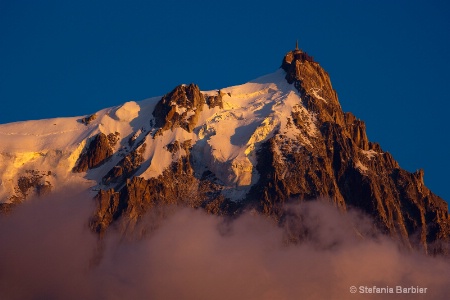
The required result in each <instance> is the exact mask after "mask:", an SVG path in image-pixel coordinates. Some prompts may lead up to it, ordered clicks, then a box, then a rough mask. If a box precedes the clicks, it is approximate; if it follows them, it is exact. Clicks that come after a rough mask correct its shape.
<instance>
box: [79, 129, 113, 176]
mask: <svg viewBox="0 0 450 300" xmlns="http://www.w3.org/2000/svg"><path fill="white" fill-rule="evenodd" d="M112 144H115V142H114V138H112V137H109V136H106V135H105V134H104V133H99V134H97V135H96V136H94V137H93V138H92V139H91V141H90V142H89V143H88V144H87V146H86V147H85V149H84V150H83V152H82V153H81V155H80V157H79V158H78V160H77V163H76V164H75V167H74V168H73V170H72V171H73V172H75V173H81V172H86V171H87V170H89V169H92V168H96V167H98V166H100V165H102V164H103V163H104V162H105V161H106V160H107V159H108V158H110V157H111V156H112V155H113V154H114V150H113V148H112V146H111V145H112Z"/></svg>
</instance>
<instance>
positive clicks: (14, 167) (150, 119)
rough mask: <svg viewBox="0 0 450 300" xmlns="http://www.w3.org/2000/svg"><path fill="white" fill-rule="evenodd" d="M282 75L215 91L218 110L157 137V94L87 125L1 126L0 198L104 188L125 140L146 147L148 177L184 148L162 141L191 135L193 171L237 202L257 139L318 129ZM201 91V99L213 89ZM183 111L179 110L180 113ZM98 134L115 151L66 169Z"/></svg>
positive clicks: (252, 174)
mask: <svg viewBox="0 0 450 300" xmlns="http://www.w3.org/2000/svg"><path fill="white" fill-rule="evenodd" d="M285 76H286V73H285V71H284V70H282V69H279V70H277V71H276V72H274V73H272V74H269V75H266V76H263V77H260V78H257V79H255V80H252V81H250V82H248V83H246V84H243V85H238V86H233V87H228V88H224V89H221V90H220V93H221V95H222V102H223V108H220V107H218V106H216V107H214V108H209V107H208V105H207V104H204V107H203V109H202V111H201V113H200V115H199V118H198V120H197V123H196V125H195V128H194V130H192V132H188V131H186V130H184V129H183V128H181V127H177V128H175V129H173V130H166V131H163V132H162V133H161V134H155V133H156V130H157V128H156V127H155V126H154V125H153V124H154V116H153V115H152V112H153V111H154V109H155V106H156V104H157V102H158V101H160V99H161V97H154V98H150V99H146V100H143V101H140V102H134V101H130V102H126V103H124V104H123V105H121V106H118V107H111V108H106V109H103V110H101V111H98V112H96V113H95V114H94V116H95V117H94V118H92V119H93V120H90V121H89V122H86V121H85V120H83V118H85V117H86V116H80V117H73V118H55V119H46V120H38V121H26V122H17V123H10V124H5V125H0V174H1V175H0V180H1V182H0V183H1V185H0V201H1V202H10V201H13V200H14V199H16V200H21V199H22V198H26V197H27V196H29V195H30V194H33V193H34V192H36V187H37V186H41V187H42V186H45V185H46V186H50V189H55V188H59V187H61V186H63V185H64V184H66V183H70V182H81V183H85V184H86V187H87V188H88V187H91V188H94V189H98V188H107V187H108V186H107V184H104V182H103V183H102V178H103V177H104V176H105V175H106V174H107V173H108V172H109V171H110V170H111V169H112V168H113V167H114V166H115V165H116V164H117V163H118V162H119V161H120V160H121V159H123V157H125V156H126V155H128V154H129V153H130V152H131V151H132V150H133V149H134V148H135V147H133V146H132V145H131V143H130V139H131V140H134V143H133V145H138V144H144V143H145V144H146V147H145V150H144V152H143V154H142V156H143V162H142V163H141V164H140V167H139V168H138V169H137V170H136V173H135V175H136V176H140V177H143V178H145V179H149V178H152V177H157V176H159V175H161V174H162V172H163V171H164V170H165V169H166V168H168V167H169V166H170V164H171V163H172V162H173V161H174V160H176V159H178V158H179V157H180V156H183V154H184V155H185V152H183V150H181V151H178V152H177V153H175V154H174V153H172V152H173V151H172V152H171V151H169V150H168V149H167V146H168V145H169V144H171V143H174V142H175V141H178V142H179V143H183V142H185V141H189V140H190V144H191V146H192V149H193V151H192V152H193V158H194V162H193V165H194V169H195V172H196V173H198V175H201V174H202V173H203V172H204V171H207V170H210V171H211V172H213V173H214V174H215V175H216V177H217V179H218V180H219V181H220V182H221V184H223V186H224V190H223V193H224V194H225V195H226V196H227V197H230V198H232V199H235V200H238V199H239V198H240V197H243V196H244V195H245V193H246V192H248V190H249V188H250V187H251V186H252V184H254V183H255V182H256V181H257V180H258V176H259V175H258V172H257V171H256V169H255V165H256V158H255V150H256V149H257V148H258V145H259V144H260V143H261V142H264V141H266V140H267V139H268V138H270V137H271V136H272V135H273V134H274V132H278V133H281V134H284V135H285V136H287V137H291V138H298V137H301V140H302V141H304V143H306V144H308V143H309V138H310V137H314V136H315V135H316V134H317V128H316V125H315V120H316V119H315V116H314V114H311V113H309V112H308V110H306V109H305V108H304V107H303V106H302V104H301V103H302V102H301V100H300V97H299V95H298V92H297V91H296V90H295V87H294V86H293V85H290V84H288V83H287V81H286V80H285ZM202 93H203V94H204V95H205V96H206V97H207V96H214V95H217V94H218V91H206V92H202ZM182 110H183V108H181V107H180V108H178V112H179V113H182V112H183V111H182ZM293 111H294V112H295V111H298V112H299V113H301V114H302V115H304V116H305V122H304V128H303V130H301V129H299V128H297V127H296V126H292V124H291V119H290V116H291V114H292V112H293ZM99 133H103V134H105V135H109V134H115V135H116V136H117V137H118V138H119V141H118V143H117V144H115V145H114V146H112V148H113V153H114V154H113V155H112V156H111V157H109V158H108V159H107V160H106V161H105V162H104V163H102V164H101V165H100V166H98V167H96V168H92V169H89V170H87V172H81V173H76V172H72V170H73V168H74V166H75V165H76V163H77V160H78V159H79V157H80V154H81V153H82V152H83V151H86V147H87V145H88V144H89V142H90V141H91V140H92V138H93V137H94V136H96V135H97V134H99ZM22 200H23V199H22Z"/></svg>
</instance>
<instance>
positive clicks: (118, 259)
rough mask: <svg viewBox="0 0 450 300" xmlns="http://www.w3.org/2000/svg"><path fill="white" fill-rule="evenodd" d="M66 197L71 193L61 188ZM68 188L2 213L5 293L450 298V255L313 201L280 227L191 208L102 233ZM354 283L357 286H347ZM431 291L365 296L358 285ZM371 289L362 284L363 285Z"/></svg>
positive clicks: (0, 280) (89, 206)
mask: <svg viewBox="0 0 450 300" xmlns="http://www.w3.org/2000/svg"><path fill="white" fill-rule="evenodd" d="M69 194H70V195H72V196H70V197H67V196H66V195H69ZM94 209H95V207H94V205H93V201H92V200H91V199H90V197H89V196H88V195H86V194H82V193H75V192H74V191H69V192H67V191H66V192H64V194H61V193H60V194H54V195H53V196H51V197H49V198H48V199H44V200H42V199H41V200H33V201H30V202H28V203H25V204H23V205H22V206H19V207H18V208H16V210H15V211H14V212H13V213H12V214H11V215H9V216H6V217H5V216H1V217H0V299H447V297H448V294H449V293H450V263H449V261H448V259H444V258H433V257H428V256H425V255H423V254H420V253H416V252H405V251H403V250H401V248H399V246H398V245H397V244H396V243H395V242H393V241H392V240H390V239H389V238H387V237H385V236H382V235H380V234H377V233H376V231H375V230H374V226H373V222H372V221H371V220H370V219H369V218H367V217H365V216H362V215H361V214H359V213H356V212H349V213H346V214H342V213H340V212H339V211H337V209H335V208H334V207H333V206H331V205H329V204H326V203H324V202H320V201H315V202H310V203H304V204H301V205H296V206H290V207H287V210H288V214H287V215H288V217H287V219H286V220H284V226H282V227H280V226H276V225H275V224H274V222H273V221H272V220H270V219H268V218H266V217H264V216H260V215H258V214H256V213H254V212H248V213H246V214H244V215H242V216H240V217H238V218H237V219H235V220H232V221H231V220H227V219H225V218H223V217H217V216H212V215H207V214H206V213H205V212H203V211H201V210H194V209H188V208H176V209H168V210H167V212H166V213H164V215H165V216H166V217H164V218H161V215H162V214H161V213H158V214H156V213H149V214H148V215H147V216H146V217H145V218H144V219H143V220H142V222H141V223H140V225H139V226H138V227H136V228H134V230H133V232H129V231H128V232H127V231H125V232H127V233H123V231H120V230H110V231H109V232H108V234H107V235H106V238H105V239H104V240H102V241H99V240H98V238H97V237H96V236H95V235H93V234H92V233H91V232H90V231H89V229H88V228H87V221H88V219H89V217H90V215H91V214H92V211H93V210H94ZM351 286H355V287H356V288H357V289H358V291H357V293H355V294H352V293H350V291H349V289H350V287H351ZM374 286H376V287H377V288H393V289H394V290H395V288H396V286H402V287H411V286H413V287H417V286H419V287H422V288H427V292H426V294H397V293H393V294H373V293H372V294H368V293H367V292H366V293H364V294H361V293H360V290H359V289H360V287H367V288H373V287H374ZM366 291H368V290H366Z"/></svg>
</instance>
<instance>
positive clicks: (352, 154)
mask: <svg viewBox="0 0 450 300" xmlns="http://www.w3.org/2000/svg"><path fill="white" fill-rule="evenodd" d="M95 116H96V117H95V118H94V117H85V118H60V119H54V120H41V121H29V122H22V123H20V124H6V125H1V126H0V133H3V136H7V137H8V140H7V141H6V142H5V141H2V140H0V170H4V172H0V173H1V174H0V180H1V181H0V182H1V183H3V184H2V185H0V197H1V198H2V199H0V202H2V201H4V202H9V203H12V202H15V203H20V202H21V201H23V200H25V198H27V197H30V196H31V195H33V194H38V195H39V194H42V192H43V191H45V192H47V191H48V190H50V189H51V188H52V187H55V188H58V187H59V186H64V184H67V182H74V180H79V181H80V182H83V183H88V184H91V185H92V182H94V184H95V186H94V187H92V186H91V189H93V190H95V191H97V192H98V193H97V196H96V197H95V199H96V201H97V204H98V207H97V209H96V211H95V213H94V215H93V217H92V219H91V223H90V224H91V228H92V230H93V231H96V232H98V233H100V234H103V233H104V232H105V231H106V230H107V229H108V227H109V226H110V225H111V224H112V223H113V222H115V221H116V220H117V219H119V218H121V220H122V221H123V222H125V223H129V224H130V225H134V224H135V223H136V222H139V220H140V218H141V217H142V216H143V215H144V214H145V213H146V212H147V211H150V210H152V209H153V208H154V207H155V206H158V205H164V204H182V205H188V206H192V207H195V208H203V209H205V210H206V211H208V212H210V213H214V214H225V215H231V214H238V213H240V212H242V211H243V210H245V209H246V208H248V207H252V208H255V209H256V210H257V211H259V212H261V213H263V214H265V215H268V216H270V217H272V218H274V219H275V220H278V221H279V222H283V220H285V218H284V215H283V214H284V213H285V210H284V209H283V207H284V204H285V203H287V202H294V203H295V202H302V201H308V200H312V199H317V198H325V199H328V200H329V201H330V202H332V203H334V204H335V205H336V206H337V207H339V208H340V209H341V210H342V211H346V210H347V208H349V207H356V208H358V209H360V210H362V211H364V212H366V213H368V214H370V215H372V216H375V218H376V220H377V222H378V226H379V228H381V229H382V230H384V231H385V232H387V233H389V234H390V235H392V236H394V237H397V238H398V239H399V240H401V241H402V242H403V243H404V244H405V245H406V246H407V247H421V248H422V249H424V250H425V251H429V252H438V253H439V252H445V251H448V249H447V248H446V247H447V246H445V245H446V244H445V243H446V242H447V241H448V239H449V235H450V226H449V217H448V209H447V206H446V203H445V202H444V201H443V200H442V199H441V198H439V197H438V196H436V195H434V194H433V193H432V192H431V191H430V190H429V189H428V188H426V187H425V185H424V184H423V179H422V177H423V173H422V172H418V173H416V174H413V173H409V172H407V171H405V170H402V169H401V168H400V167H399V165H398V163H397V162H396V161H395V159H394V158H393V157H392V155H390V154H389V153H388V152H383V151H382V149H381V147H380V146H379V145H378V144H376V143H371V142H369V140H368V138H367V135H366V127H365V124H364V122H363V121H361V120H359V119H358V118H356V117H355V116H354V115H353V114H351V113H349V112H347V113H344V112H343V111H342V108H341V106H340V104H339V101H338V97H337V94H336V92H335V91H334V89H333V87H332V85H331V81H330V78H329V75H328V73H327V72H326V71H325V70H324V69H323V68H322V67H321V66H320V65H319V63H317V62H316V61H314V59H313V58H312V56H310V55H308V54H307V53H306V52H304V51H303V50H301V49H299V48H298V44H297V45H296V48H295V49H294V50H291V51H289V52H288V53H287V54H286V55H285V56H284V58H283V61H282V65H281V69H279V70H278V71H276V72H274V73H273V74H269V75H266V76H263V77H260V78H258V79H256V80H252V81H250V82H248V83H245V84H242V85H238V86H233V87H227V88H224V89H221V90H215V91H201V90H200V87H198V86H197V85H195V84H190V85H179V86H177V87H175V88H174V89H173V90H172V91H170V92H169V93H167V94H166V95H164V96H162V97H154V98H151V99H147V100H144V101H140V102H128V103H125V104H124V105H121V106H118V107H112V108H106V109H104V110H101V111H99V112H96V113H95ZM85 120H88V121H85ZM56 125H58V126H56ZM12 141H14V143H12ZM17 145H20V147H19V148H18V146H17ZM12 146H15V147H16V148H14V147H12ZM5 198H6V199H5ZM5 200H6V201H5ZM5 207H6V208H7V207H8V205H5V204H3V205H0V211H1V210H6V209H5ZM131 227H133V226H131ZM131 227H130V228H131ZM418 235H420V236H419V237H418ZM441 242H442V243H441Z"/></svg>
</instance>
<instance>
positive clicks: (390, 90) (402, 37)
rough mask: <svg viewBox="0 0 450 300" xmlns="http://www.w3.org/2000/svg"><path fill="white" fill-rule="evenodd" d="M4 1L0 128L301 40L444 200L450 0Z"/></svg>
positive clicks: (403, 161) (78, 109)
mask: <svg viewBox="0 0 450 300" xmlns="http://www.w3.org/2000/svg"><path fill="white" fill-rule="evenodd" d="M205 2H206V1H195V0H191V1H159V2H156V1H114V0H112V1H84V0H81V1H48V0H41V1H15V0H11V1H8V0H0V101H1V109H0V123H7V122H14V121H21V120H28V119H42V118H50V117H62V116H77V115H85V114H89V113H92V112H95V111H97V110H99V109H101V108H104V107H109V106H114V105H118V104H120V103H123V102H125V101H128V100H141V99H144V98H148V97H151V96H157V95H163V94H165V93H167V92H169V91H170V90H171V89H172V88H173V87H175V86H176V85H178V84H180V83H191V82H194V83H196V84H198V85H199V86H200V88H201V89H203V90H208V89H216V88H221V87H226V86H230V85H235V84H240V83H244V82H246V81H248V80H251V79H253V78H256V77H258V76H261V75H264V74H266V73H270V72H273V71H275V70H276V69H277V68H278V67H279V66H280V64H281V60H282V58H283V55H284V54H285V53H286V52H287V51H289V50H290V49H292V48H293V47H294V46H295V40H296V39H298V40H299V44H300V48H302V49H303V50H305V51H307V52H308V53H309V54H310V55H312V56H314V58H315V60H316V61H318V62H319V63H320V64H321V65H322V67H324V68H325V69H326V70H327V71H328V72H329V74H330V76H331V81H332V84H333V86H334V88H335V90H336V91H337V93H338V96H339V100H340V102H341V104H342V107H343V109H344V111H351V112H353V113H354V114H355V115H356V116H357V117H359V118H361V119H362V120H364V121H365V122H366V125H367V133H368V136H369V139H370V140H371V141H376V142H379V143H380V144H381V146H382V148H383V149H384V150H385V151H389V152H391V153H392V154H393V155H394V157H395V158H396V159H397V160H398V161H399V163H400V166H401V167H402V168H405V169H407V170H409V171H415V170H416V169H419V168H423V169H424V170H425V183H426V185H427V186H428V187H430V188H431V190H432V191H433V192H435V193H436V194H438V195H440V196H441V197H443V198H444V199H446V200H447V201H449V199H450V191H448V189H447V185H448V180H449V175H448V174H449V170H450V158H449V155H450V141H449V137H450V134H449V129H450V126H449V124H448V111H449V108H450V104H449V103H450V96H449V90H448V86H449V82H450V72H449V70H450V58H449V54H450V4H449V3H448V1H335V2H334V1H289V2H287V1H263V0H260V1H226V2H225V1H224V2H221V3H205Z"/></svg>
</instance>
